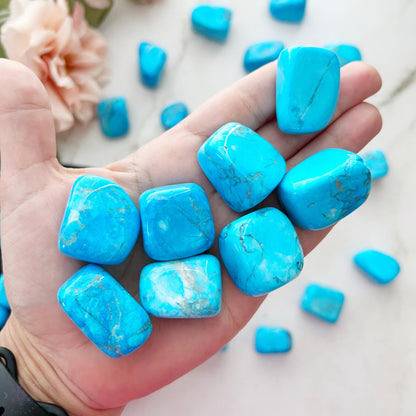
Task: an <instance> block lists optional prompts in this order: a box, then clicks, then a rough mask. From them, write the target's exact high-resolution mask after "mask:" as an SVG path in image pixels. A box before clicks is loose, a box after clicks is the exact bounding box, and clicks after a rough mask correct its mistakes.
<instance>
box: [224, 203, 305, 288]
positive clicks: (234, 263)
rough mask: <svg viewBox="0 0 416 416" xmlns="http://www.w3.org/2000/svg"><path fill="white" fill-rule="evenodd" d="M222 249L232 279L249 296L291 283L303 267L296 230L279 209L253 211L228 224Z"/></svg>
mask: <svg viewBox="0 0 416 416" xmlns="http://www.w3.org/2000/svg"><path fill="white" fill-rule="evenodd" d="M219 250H220V254H221V257H222V260H223V262H224V265H225V268H226V269H227V271H228V274H229V275H230V277H231V279H232V280H233V281H234V283H235V284H236V286H237V287H238V288H239V289H240V290H241V291H242V292H243V293H245V294H246V295H248V296H260V295H265V294H266V293H269V292H271V291H272V290H275V289H277V288H279V287H281V286H283V285H285V284H286V283H289V282H290V281H291V280H293V279H294V278H295V277H297V276H298V274H299V273H300V271H301V270H302V267H303V252H302V247H301V245H300V243H299V240H298V237H297V235H296V231H295V229H294V227H293V225H292V223H291V222H290V221H289V219H288V218H287V217H286V215H285V214H283V213H282V212H280V211H279V210H278V209H276V208H263V209H260V210H258V211H254V212H251V213H250V214H247V215H245V216H243V217H241V218H239V219H237V220H235V221H233V222H232V223H231V224H228V225H227V226H226V227H225V228H224V229H223V230H222V231H221V234H220V236H219Z"/></svg>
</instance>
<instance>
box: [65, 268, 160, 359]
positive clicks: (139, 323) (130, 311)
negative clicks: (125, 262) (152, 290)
mask: <svg viewBox="0 0 416 416" xmlns="http://www.w3.org/2000/svg"><path fill="white" fill-rule="evenodd" d="M58 301H59V303H60V305H61V306H62V309H63V310H64V311H65V312H66V313H67V314H68V316H69V317H70V318H71V319H72V320H73V321H74V322H75V324H76V325H77V326H78V327H79V329H81V331H82V332H83V333H84V334H85V335H86V336H87V337H88V338H89V339H90V340H91V341H92V342H93V343H94V344H95V345H96V346H97V347H98V348H100V349H101V350H102V351H103V352H105V353H106V354H107V355H109V356H110V357H121V356H124V355H127V354H130V353H131V352H133V351H134V350H136V349H137V348H139V347H140V346H141V345H142V344H143V343H144V342H145V341H146V340H147V338H148V337H149V335H150V332H151V331H152V323H151V322H150V318H149V315H148V314H147V313H146V311H145V310H144V309H143V308H142V307H141V306H140V304H139V303H138V302H137V301H136V300H135V299H134V298H133V297H132V296H131V295H130V294H129V293H128V292H127V291H126V290H125V289H124V288H123V286H121V285H120V284H119V283H118V282H117V280H115V279H114V278H113V277H112V276H111V275H110V274H109V273H108V272H106V271H105V270H104V269H103V268H102V267H99V266H97V265H95V264H89V265H87V266H84V267H83V268H82V269H80V270H79V271H78V272H77V273H75V274H74V275H73V276H72V277H71V278H70V279H68V280H67V281H66V282H65V283H64V284H63V285H62V286H61V288H60V289H59V291H58Z"/></svg>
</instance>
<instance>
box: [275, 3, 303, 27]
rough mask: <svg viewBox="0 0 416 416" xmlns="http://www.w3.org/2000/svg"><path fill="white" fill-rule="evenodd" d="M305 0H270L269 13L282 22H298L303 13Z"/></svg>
mask: <svg viewBox="0 0 416 416" xmlns="http://www.w3.org/2000/svg"><path fill="white" fill-rule="evenodd" d="M305 6H306V0H271V1H270V13H271V14H272V16H273V17H274V18H275V19H278V20H282V21H284V22H300V21H301V20H302V19H303V16H304V15H305Z"/></svg>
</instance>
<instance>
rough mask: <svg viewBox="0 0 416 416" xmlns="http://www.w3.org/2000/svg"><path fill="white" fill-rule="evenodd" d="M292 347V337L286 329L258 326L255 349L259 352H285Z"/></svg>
mask: <svg viewBox="0 0 416 416" xmlns="http://www.w3.org/2000/svg"><path fill="white" fill-rule="evenodd" d="M291 349H292V337H291V335H290V333H289V331H287V330H286V329H283V328H279V327H272V326H260V327H258V328H257V330H256V351H257V352H259V353H261V354H272V353H285V352H288V351H290V350H291Z"/></svg>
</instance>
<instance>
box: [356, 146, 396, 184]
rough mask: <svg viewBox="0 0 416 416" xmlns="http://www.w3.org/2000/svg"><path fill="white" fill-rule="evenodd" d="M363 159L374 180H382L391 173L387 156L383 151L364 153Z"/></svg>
mask: <svg viewBox="0 0 416 416" xmlns="http://www.w3.org/2000/svg"><path fill="white" fill-rule="evenodd" d="M361 157H362V158H363V160H364V163H365V164H366V166H367V167H368V169H370V172H371V178H372V179H379V178H382V177H383V176H386V175H387V173H388V172H389V165H388V163H387V160H386V156H385V155H384V153H383V152H382V151H381V150H372V151H370V152H367V153H364V154H363V155H362V156H361Z"/></svg>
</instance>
